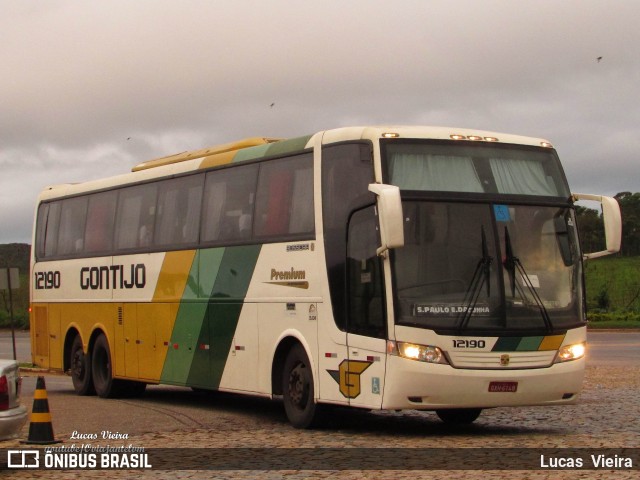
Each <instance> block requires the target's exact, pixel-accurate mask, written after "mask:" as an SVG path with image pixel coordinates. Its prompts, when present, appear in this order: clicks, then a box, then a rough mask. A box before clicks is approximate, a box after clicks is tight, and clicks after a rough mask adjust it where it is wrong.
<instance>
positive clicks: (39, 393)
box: [33, 390, 47, 400]
mask: <svg viewBox="0 0 640 480" xmlns="http://www.w3.org/2000/svg"><path fill="white" fill-rule="evenodd" d="M33 399H34V400H47V391H46V390H36V391H35V392H33Z"/></svg>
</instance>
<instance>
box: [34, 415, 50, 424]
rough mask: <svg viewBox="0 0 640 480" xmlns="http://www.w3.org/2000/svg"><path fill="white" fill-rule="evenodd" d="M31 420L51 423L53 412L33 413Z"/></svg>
mask: <svg viewBox="0 0 640 480" xmlns="http://www.w3.org/2000/svg"><path fill="white" fill-rule="evenodd" d="M31 421H32V422H33V423H51V413H32V414H31Z"/></svg>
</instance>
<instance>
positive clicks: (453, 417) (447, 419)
mask: <svg viewBox="0 0 640 480" xmlns="http://www.w3.org/2000/svg"><path fill="white" fill-rule="evenodd" d="M480 412H482V409H481V408H447V409H442V410H436V414H437V415H438V417H440V420H442V421H443V422H444V423H449V424H452V425H466V424H469V423H473V422H474V421H475V420H476V419H477V418H478V417H479V416H480Z"/></svg>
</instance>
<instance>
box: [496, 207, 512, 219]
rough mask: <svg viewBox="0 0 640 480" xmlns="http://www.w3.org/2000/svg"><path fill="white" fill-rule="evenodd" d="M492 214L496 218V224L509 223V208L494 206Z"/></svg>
mask: <svg viewBox="0 0 640 480" xmlns="http://www.w3.org/2000/svg"><path fill="white" fill-rule="evenodd" d="M493 213H494V214H495V216H496V221H497V222H510V221H511V214H510V213H509V207H507V206H506V205H494V206H493Z"/></svg>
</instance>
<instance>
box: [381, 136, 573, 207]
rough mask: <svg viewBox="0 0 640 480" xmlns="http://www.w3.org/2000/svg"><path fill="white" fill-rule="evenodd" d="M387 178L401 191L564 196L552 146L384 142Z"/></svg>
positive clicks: (567, 190) (563, 188)
mask: <svg viewBox="0 0 640 480" xmlns="http://www.w3.org/2000/svg"><path fill="white" fill-rule="evenodd" d="M383 152H384V153H383V155H384V157H385V165H384V167H385V169H386V174H387V176H388V180H389V182H388V183H391V184H392V185H397V186H398V187H400V189H402V190H420V191H432V192H465V193H481V194H487V193H493V194H505V195H538V196H545V197H563V198H565V199H566V198H568V197H569V195H570V193H569V189H568V186H567V183H566V180H565V178H564V175H563V174H562V170H561V169H560V164H559V161H558V158H557V156H556V154H555V151H554V150H553V149H550V148H542V147H527V146H520V145H511V144H506V145H498V144H493V143H482V142H478V143H475V142H464V143H463V144H460V143H458V142H442V141H429V142H427V141H415V142H397V141H393V142H387V143H384V144H383Z"/></svg>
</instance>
